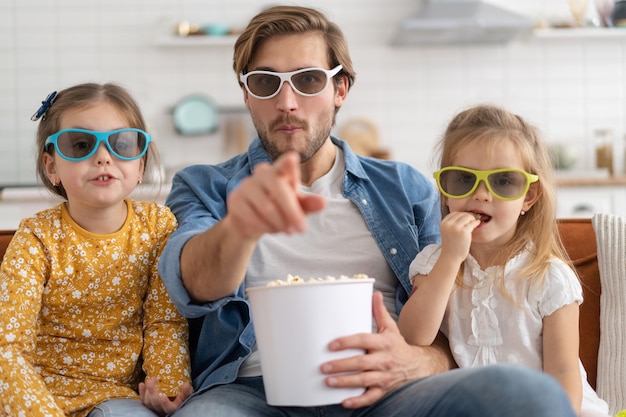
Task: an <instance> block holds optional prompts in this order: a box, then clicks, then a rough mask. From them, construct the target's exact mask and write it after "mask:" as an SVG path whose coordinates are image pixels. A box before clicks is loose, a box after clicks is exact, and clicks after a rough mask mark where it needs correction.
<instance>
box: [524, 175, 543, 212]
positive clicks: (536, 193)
mask: <svg viewBox="0 0 626 417" xmlns="http://www.w3.org/2000/svg"><path fill="white" fill-rule="evenodd" d="M539 197H541V186H540V185H539V182H533V183H532V184H530V188H528V192H527V193H526V196H525V197H524V204H523V205H522V210H524V211H528V210H530V208H531V207H532V206H534V205H535V203H536V202H537V200H539Z"/></svg>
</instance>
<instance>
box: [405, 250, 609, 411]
mask: <svg viewBox="0 0 626 417" xmlns="http://www.w3.org/2000/svg"><path fill="white" fill-rule="evenodd" d="M440 255H441V244H434V245H429V246H427V247H425V248H424V250H422V251H421V252H420V253H418V255H417V256H416V257H415V259H414V260H413V262H412V263H411V266H410V268H409V274H410V276H411V277H414V276H415V275H416V274H420V275H428V274H429V273H430V271H431V270H432V268H433V266H434V265H435V263H436V262H437V259H439V256H440ZM529 256H531V255H530V254H529V253H528V252H523V253H521V254H519V255H517V256H515V257H514V258H513V259H511V260H510V261H509V262H508V263H507V264H506V267H505V278H504V280H505V288H506V291H507V292H508V294H510V295H511V296H512V300H511V299H510V298H509V297H507V296H506V295H504V294H503V293H502V291H501V290H500V289H499V287H497V283H496V277H497V274H498V273H499V272H500V271H501V269H500V267H489V268H487V269H486V270H484V271H483V270H482V269H481V268H480V265H479V264H478V262H476V260H475V259H474V258H473V257H472V256H471V255H469V256H468V257H467V259H466V261H465V264H464V267H465V270H464V275H463V284H464V285H465V287H460V286H456V287H455V289H454V290H453V291H452V293H451V294H450V299H449V301H448V306H447V309H446V314H445V316H444V319H443V322H442V324H441V330H442V332H443V333H444V334H445V335H446V336H447V337H448V340H449V342H450V349H451V350H452V354H453V356H454V359H455V360H456V363H457V364H458V365H459V367H471V366H480V365H488V364H495V363H510V364H518V365H522V366H526V367H530V368H533V369H537V370H543V344H542V342H543V318H544V317H546V316H549V315H550V314H552V313H554V312H555V311H556V310H558V309H559V308H561V307H563V306H565V305H568V304H571V303H574V302H577V303H581V302H582V287H581V285H580V282H579V281H578V278H577V277H576V275H575V274H574V272H573V271H572V269H571V268H570V267H569V266H568V265H567V264H565V263H564V262H562V261H561V260H559V259H556V258H555V259H554V260H553V261H552V262H551V264H550V269H549V271H548V275H547V278H546V279H545V281H544V284H543V285H541V286H534V287H530V288H528V285H527V281H526V280H515V279H514V278H512V277H513V276H515V274H516V272H517V271H519V269H520V268H522V267H523V266H524V265H525V264H526V263H527V259H528V257H529ZM580 367H581V374H582V380H583V404H582V405H583V409H590V410H591V409H593V410H597V411H600V412H604V413H606V414H607V415H608V405H607V404H606V402H604V401H603V400H601V399H600V398H599V397H598V396H597V394H596V393H595V392H594V391H593V388H591V386H590V385H589V383H588V382H587V376H586V372H585V370H584V368H583V366H582V363H581V365H580Z"/></svg>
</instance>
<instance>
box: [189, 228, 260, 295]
mask: <svg viewBox="0 0 626 417" xmlns="http://www.w3.org/2000/svg"><path fill="white" fill-rule="evenodd" d="M255 243H256V242H245V241H244V240H242V239H241V238H239V236H238V235H237V234H236V233H234V232H232V230H230V228H229V226H228V222H227V221H225V220H222V221H220V222H219V223H217V224H216V225H215V226H213V227H212V228H210V229H209V230H207V231H205V232H203V233H200V234H198V235H196V236H194V237H193V238H191V239H189V241H188V242H187V243H186V244H185V246H184V247H183V250H182V253H181V256H180V269H181V274H182V278H183V284H184V285H185V288H186V289H187V292H188V293H189V296H190V297H191V299H192V300H194V301H196V302H199V303H202V302H209V301H215V300H218V299H220V298H223V297H225V296H227V295H229V294H232V293H233V292H235V291H236V290H237V288H238V287H239V286H240V285H241V282H242V281H243V279H244V277H245V274H246V268H247V265H248V262H249V260H250V257H251V256H252V252H253V251H254V247H255Z"/></svg>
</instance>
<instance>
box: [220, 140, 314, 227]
mask: <svg viewBox="0 0 626 417" xmlns="http://www.w3.org/2000/svg"><path fill="white" fill-rule="evenodd" d="M300 177H301V171H300V157H299V156H298V154H297V153H295V152H289V153H286V154H284V155H282V156H281V157H280V158H278V159H277V160H276V161H275V163H274V164H259V165H258V166H257V167H256V168H255V169H254V172H253V173H252V175H251V176H250V177H248V178H246V179H244V180H243V181H242V182H241V185H240V186H239V188H238V189H237V190H234V191H233V192H232V193H231V194H230V195H229V197H228V215H227V218H231V219H232V224H233V226H234V227H236V229H237V230H238V231H239V232H240V233H241V235H242V236H247V237H249V238H251V239H258V238H259V237H260V236H262V235H263V234H265V233H278V232H284V233H298V232H303V231H305V230H306V216H307V214H309V213H312V212H315V211H319V210H321V209H322V208H324V205H325V199H324V198H323V197H320V196H314V195H306V196H305V195H303V194H302V193H301V192H300V189H299V184H300Z"/></svg>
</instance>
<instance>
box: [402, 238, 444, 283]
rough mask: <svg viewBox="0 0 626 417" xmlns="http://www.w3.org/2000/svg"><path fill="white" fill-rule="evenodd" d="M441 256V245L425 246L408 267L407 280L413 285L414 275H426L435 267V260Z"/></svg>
mask: <svg viewBox="0 0 626 417" xmlns="http://www.w3.org/2000/svg"><path fill="white" fill-rule="evenodd" d="M440 255H441V244H440V243H433V244H432V245H428V246H426V247H425V248H424V249H423V250H422V251H421V252H419V253H418V254H417V256H416V257H415V259H413V262H411V266H410V267H409V278H411V283H413V277H414V276H415V275H428V274H430V271H431V270H432V269H433V267H434V266H435V263H436V262H437V259H439V256H440Z"/></svg>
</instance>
